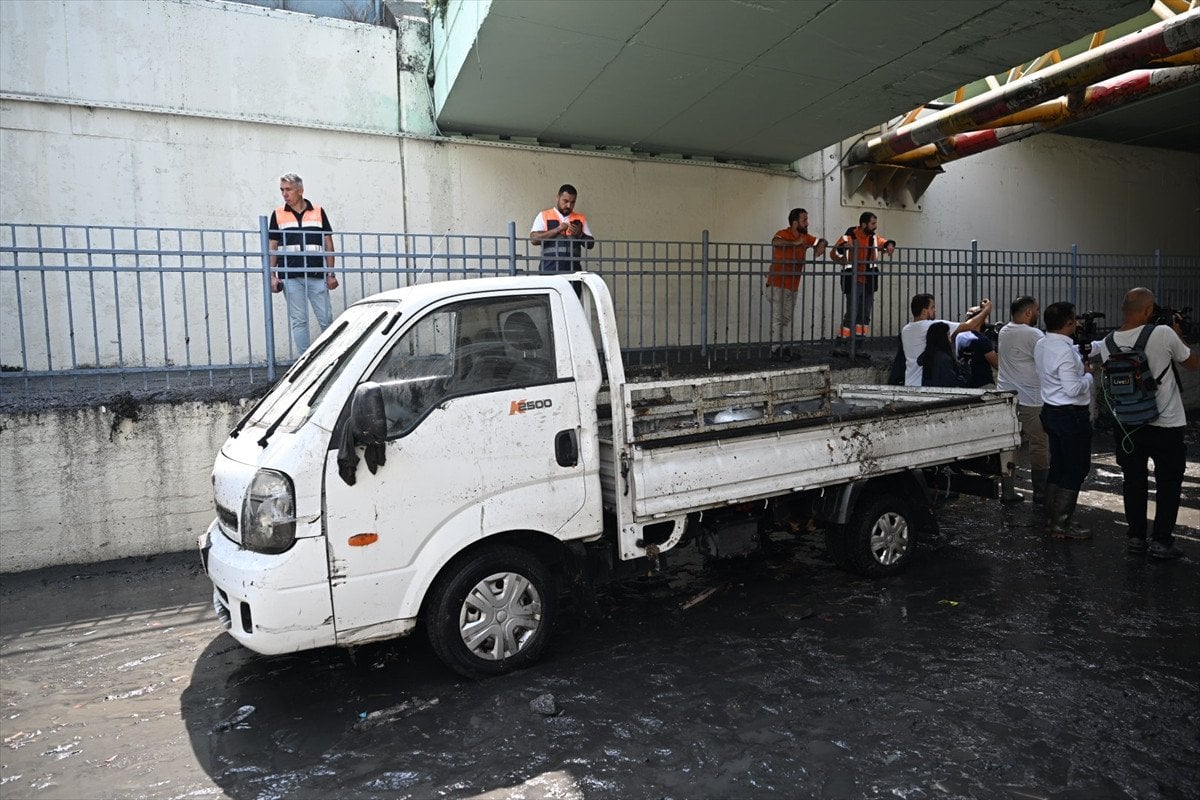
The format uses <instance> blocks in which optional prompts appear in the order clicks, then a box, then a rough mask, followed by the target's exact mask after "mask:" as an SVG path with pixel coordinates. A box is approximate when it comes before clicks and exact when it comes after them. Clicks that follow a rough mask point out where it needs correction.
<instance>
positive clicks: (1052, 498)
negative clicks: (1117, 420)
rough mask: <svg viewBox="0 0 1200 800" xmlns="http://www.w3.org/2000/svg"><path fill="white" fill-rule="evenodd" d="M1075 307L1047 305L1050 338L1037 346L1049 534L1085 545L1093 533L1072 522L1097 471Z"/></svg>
mask: <svg viewBox="0 0 1200 800" xmlns="http://www.w3.org/2000/svg"><path fill="white" fill-rule="evenodd" d="M1077 324H1078V321H1077V320H1076V318H1075V306H1074V305H1073V304H1071V303H1066V302H1060V303H1051V304H1050V305H1049V306H1047V307H1046V335H1045V337H1043V338H1042V339H1041V340H1040V341H1039V342H1038V343H1037V344H1036V345H1034V348H1033V360H1034V364H1035V365H1036V366H1037V373H1038V382H1039V384H1040V387H1041V395H1042V412H1041V420H1042V427H1043V428H1045V429H1046V435H1047V436H1048V437H1049V439H1050V470H1049V473H1048V474H1047V476H1046V523H1047V524H1046V533H1048V534H1049V535H1050V536H1053V537H1054V538H1055V539H1072V540H1077V541H1081V540H1084V539H1090V538H1092V533H1091V531H1089V530H1087V529H1086V528H1080V527H1078V526H1077V525H1075V524H1074V523H1073V522H1072V521H1071V518H1072V517H1073V516H1074V514H1075V505H1076V503H1077V502H1078V501H1079V490H1080V488H1082V486H1083V481H1084V479H1085V478H1086V477H1087V474H1088V472H1089V471H1090V470H1091V468H1092V419H1091V413H1090V408H1091V404H1092V367H1091V363H1090V362H1089V361H1087V359H1086V358H1085V357H1084V356H1083V353H1082V346H1080V345H1077V344H1076V343H1075V338H1074V337H1075V328H1076V326H1077Z"/></svg>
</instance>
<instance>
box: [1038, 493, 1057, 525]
mask: <svg viewBox="0 0 1200 800" xmlns="http://www.w3.org/2000/svg"><path fill="white" fill-rule="evenodd" d="M1057 496H1058V486H1057V485H1055V484H1053V483H1047V484H1046V489H1045V491H1044V492H1043V493H1042V504H1041V509H1042V516H1043V517H1045V519H1046V533H1047V534H1050V533H1051V531H1052V529H1053V528H1054V498H1055V497H1057Z"/></svg>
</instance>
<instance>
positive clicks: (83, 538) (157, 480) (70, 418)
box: [0, 402, 245, 572]
mask: <svg viewBox="0 0 1200 800" xmlns="http://www.w3.org/2000/svg"><path fill="white" fill-rule="evenodd" d="M122 410H123V412H124V413H125V414H132V413H134V409H133V408H132V407H127V408H124V409H122ZM244 412H245V409H244V408H242V407H241V405H240V404H230V403H224V402H222V403H181V404H178V405H150V404H147V405H143V406H141V407H140V408H137V409H136V414H137V419H136V421H135V420H131V419H128V418H120V419H118V418H117V415H116V413H115V411H114V409H113V408H110V407H102V408H85V409H76V410H69V411H62V410H56V411H44V412H39V413H33V414H5V415H3V416H0V483H2V484H3V485H2V486H0V572H16V571H19V570H27V569H35V568H38V567H44V566H50V565H53V564H78V563H90V562H95V561H104V560H108V559H113V558H124V557H127V556H144V555H154V554H158V553H168V552H178V551H181V550H187V549H189V548H191V547H194V546H195V543H196V537H197V536H199V535H200V533H202V532H203V531H204V529H205V528H207V527H208V524H209V523H210V522H211V521H212V519H213V500H212V483H211V480H210V475H211V473H212V464H213V459H214V457H215V456H216V453H217V450H218V449H219V448H220V446H221V444H222V443H223V442H224V441H225V438H226V436H227V435H228V433H229V431H230V430H231V429H232V428H233V426H234V425H235V424H237V420H238V419H239V418H240V417H241V415H242V414H243V413H244ZM114 420H116V427H115V429H114Z"/></svg>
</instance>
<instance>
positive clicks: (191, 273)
mask: <svg viewBox="0 0 1200 800" xmlns="http://www.w3.org/2000/svg"><path fill="white" fill-rule="evenodd" d="M266 225H267V221H266V217H263V218H262V219H261V220H260V227H259V230H257V231H255V230H236V229H221V228H212V229H208V228H142V227H131V226H95V225H31V224H15V223H9V224H0V369H2V370H3V371H2V372H0V392H5V393H7V392H9V391H12V390H14V389H15V388H19V387H21V386H25V387H27V386H28V385H29V383H30V381H31V380H44V381H48V382H50V384H51V385H54V382H56V381H57V382H58V383H59V384H61V385H64V386H70V385H73V384H76V383H78V382H81V381H89V380H91V381H97V382H98V381H101V380H107V381H113V380H115V381H116V382H117V383H119V384H120V385H123V386H131V387H141V388H147V387H151V386H159V385H164V386H167V387H170V386H172V385H173V382H174V383H175V384H178V383H180V382H190V385H197V384H199V385H204V384H207V385H210V386H212V385H216V384H218V383H220V382H221V381H223V380H226V378H227V376H228V374H229V373H230V372H231V371H232V372H237V373H238V374H241V375H246V376H248V380H249V382H250V383H263V382H267V381H270V380H273V379H274V375H275V368H276V365H277V364H285V363H288V362H290V361H292V360H293V359H295V358H296V357H297V356H298V355H299V354H298V353H296V352H295V351H294V349H293V345H292V339H291V336H290V333H289V329H288V322H287V314H286V311H285V309H284V306H283V301H282V299H279V300H276V296H275V295H272V294H271V292H270V288H271V281H270V271H269V250H268V246H267V238H268V237H267V231H266ZM333 237H334V241H335V267H334V269H335V271H336V273H337V275H338V278H339V281H340V285H339V287H338V288H337V289H336V290H335V291H333V292H332V293H331V294H332V301H333V307H334V312H335V314H336V313H337V312H340V311H341V310H342V309H343V308H345V307H346V306H348V305H350V304H352V303H354V302H356V301H358V300H360V299H362V298H364V297H367V296H370V295H373V294H376V293H378V292H382V291H387V290H389V289H396V288H403V287H406V286H411V285H413V284H417V283H425V282H429V281H432V280H448V279H451V280H454V279H464V278H476V277H488V276H503V275H519V274H523V273H535V272H538V271H539V269H540V268H541V266H542V258H543V256H542V252H541V248H540V247H538V246H537V245H535V244H534V243H532V242H530V241H529V240H528V239H527V238H525V236H523V235H522V236H520V237H518V235H517V227H516V224H515V223H510V224H509V225H508V231H507V235H503V236H495V235H487V236H475V235H452V234H432V233H385V232H377V231H350V232H335V233H334V234H333ZM773 257H774V251H773V248H772V247H771V245H770V244H768V243H761V242H713V241H711V240H710V239H709V236H708V233H707V231H705V232H702V233H701V234H700V236H699V237H698V238H697V239H696V240H695V241H686V240H681V241H659V240H600V241H597V242H595V245H594V248H593V249H590V250H589V249H586V248H578V249H577V251H575V252H574V253H573V254H572V255H570V256H569V257H567V258H565V259H564V258H562V257H558V256H556V260H559V261H567V262H574V263H569V264H568V266H570V267H571V268H575V267H578V268H580V269H586V270H590V271H593V272H596V273H598V274H600V275H601V276H603V277H604V278H605V280H606V282H607V283H608V286H609V288H610V290H611V291H612V293H613V297H614V303H615V305H616V308H617V313H618V316H619V319H620V334H621V336H622V339H623V341H622V345H623V348H624V350H625V351H626V352H627V353H628V354H630V357H631V359H634V360H635V361H636V362H637V363H651V362H654V361H656V360H658V359H661V358H664V357H668V356H669V357H672V358H692V359H701V360H704V359H708V360H711V359H714V358H715V359H725V360H737V359H754V358H761V357H763V356H765V354H766V352H767V349H768V348H769V347H770V345H771V342H770V338H771V327H770V320H771V308H770V304H769V302H768V298H767V297H766V293H765V292H764V279H765V276H766V275H767V273H768V272H769V271H770V268H771V264H772V260H773ZM559 266H561V265H559ZM878 266H879V267H880V271H881V274H880V279H879V287H878V291H877V292H876V293H875V294H874V298H873V310H874V324H873V325H872V326H871V328H870V330H871V334H872V336H873V337H875V338H887V339H889V340H892V339H894V337H895V336H896V334H898V332H899V330H900V328H901V327H902V326H903V325H904V324H905V323H906V322H908V320H909V318H910V315H909V298H910V297H911V296H912V295H913V294H915V293H917V292H931V293H933V294H934V295H936V297H937V302H938V308H939V311H940V313H941V314H942V315H943V316H945V317H954V316H957V315H959V314H961V313H962V312H963V311H965V309H966V308H968V307H969V306H971V305H974V304H975V303H976V302H978V300H979V299H980V298H981V297H984V296H987V297H990V298H992V299H993V301H994V302H995V303H996V312H995V314H996V317H997V321H1003V319H1006V318H1007V313H1006V312H1007V306H1008V303H1009V302H1010V301H1011V300H1012V299H1013V298H1014V297H1017V296H1019V295H1023V294H1031V295H1034V296H1035V297H1038V298H1039V299H1040V300H1041V301H1042V304H1043V305H1046V304H1048V303H1050V302H1054V301H1055V300H1069V301H1071V302H1074V303H1075V305H1076V306H1077V307H1078V308H1079V310H1080V312H1085V311H1087V312H1095V313H1097V314H1102V315H1104V317H1103V318H1104V319H1105V320H1107V321H1108V322H1109V324H1110V325H1115V324H1116V321H1117V316H1118V312H1119V305H1120V301H1121V298H1122V296H1123V295H1124V293H1125V291H1126V290H1128V289H1129V288H1131V287H1133V286H1137V285H1144V286H1148V287H1150V288H1151V289H1153V290H1154V291H1155V293H1156V295H1157V296H1158V298H1159V300H1160V302H1161V303H1163V304H1164V305H1167V306H1170V307H1173V308H1177V309H1182V308H1192V309H1200V258H1198V257H1196V256H1166V255H1163V254H1161V253H1159V252H1154V253H1148V254H1145V253H1144V254H1117V253H1102V254H1088V253H1080V252H1078V249H1077V248H1071V249H1069V250H1060V251H1034V250H997V249H983V248H979V247H978V246H976V245H975V243H973V242H972V243H970V245H969V246H967V247H958V248H925V247H905V248H899V249H897V250H896V252H895V253H894V254H892V255H891V256H884V257H882V258H881V260H880V262H879V264H878ZM798 269H799V270H800V271H801V279H800V282H799V288H798V289H797V291H796V295H795V303H796V305H795V314H794V316H793V318H792V322H791V325H790V329H789V330H788V331H786V333H785V334H784V336H785V338H786V339H787V340H788V341H789V342H793V343H801V344H803V343H807V344H810V345H815V344H816V343H820V342H827V341H831V340H833V339H834V338H835V337H836V336H837V335H838V331H839V328H840V324H841V323H842V322H843V319H842V317H843V313H844V312H845V310H846V301H847V298H846V296H844V295H843V291H842V281H841V278H842V266H841V265H839V264H835V263H833V262H831V261H829V260H826V259H813V258H811V254H810V258H809V259H808V263H806V264H803V265H801V266H799V267H798ZM280 297H281V296H280Z"/></svg>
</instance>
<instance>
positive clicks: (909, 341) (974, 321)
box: [900, 294, 992, 386]
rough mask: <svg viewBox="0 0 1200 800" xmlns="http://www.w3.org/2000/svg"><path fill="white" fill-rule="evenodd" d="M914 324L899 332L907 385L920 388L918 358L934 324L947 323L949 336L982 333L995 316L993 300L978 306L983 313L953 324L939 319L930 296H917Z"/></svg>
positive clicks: (913, 303) (912, 304) (985, 301)
mask: <svg viewBox="0 0 1200 800" xmlns="http://www.w3.org/2000/svg"><path fill="white" fill-rule="evenodd" d="M911 308H912V315H913V321H912V322H910V323H908V324H907V325H905V326H904V327H903V328H902V329H901V331H900V343H901V345H903V347H904V385H905V386H920V385H921V365H920V364H918V363H917V359H918V358H920V357H921V353H924V352H925V334H926V332H927V331H928V330H929V326H930V325H933V324H934V323H935V322H944V323H946V325H948V326H949V327H950V335H951V336H954V334H955V333H956V332H958V331H974V332H976V333H978V332H979V330H980V329H981V328H983V323H984V322H986V321H987V318H988V314H990V313H992V301H991V300H984V301H983V302H982V303H980V304H979V308H980V311H979V313H978V314H975V315H974V316H972V317H969V318H967V320H966V321H965V322H951V321H950V320H946V319H938V318H937V303H936V301H935V300H934V297H933V295H931V294H915V295H913V299H912V303H911Z"/></svg>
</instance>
